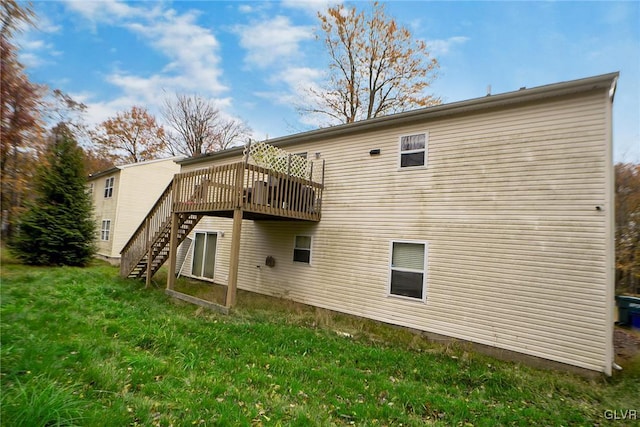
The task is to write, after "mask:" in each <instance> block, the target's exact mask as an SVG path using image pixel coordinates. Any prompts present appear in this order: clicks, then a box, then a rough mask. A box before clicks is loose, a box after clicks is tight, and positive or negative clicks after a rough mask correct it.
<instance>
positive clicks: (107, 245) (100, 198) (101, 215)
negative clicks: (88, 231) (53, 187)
mask: <svg viewBox="0 0 640 427" xmlns="http://www.w3.org/2000/svg"><path fill="white" fill-rule="evenodd" d="M112 177H113V178H114V180H113V192H112V195H111V197H104V189H105V182H106V180H107V179H109V178H112ZM88 182H89V183H93V195H92V199H93V207H94V209H93V216H94V221H95V224H96V240H95V243H96V247H97V253H98V255H102V256H106V257H111V256H112V253H113V237H114V234H113V231H114V224H115V219H116V213H117V200H118V199H117V197H118V191H119V189H120V171H114V173H113V174H109V175H104V176H101V177H98V178H95V179H92V180H89V181H88ZM107 219H108V220H111V227H110V230H109V240H106V241H105V240H102V239H101V238H100V237H101V236H100V231H101V229H102V221H104V220H107Z"/></svg>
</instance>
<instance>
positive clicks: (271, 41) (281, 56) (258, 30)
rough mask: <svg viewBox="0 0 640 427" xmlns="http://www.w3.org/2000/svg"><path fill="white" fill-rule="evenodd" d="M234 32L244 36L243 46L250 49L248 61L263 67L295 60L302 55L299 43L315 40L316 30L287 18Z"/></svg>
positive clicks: (279, 17)
mask: <svg viewBox="0 0 640 427" xmlns="http://www.w3.org/2000/svg"><path fill="white" fill-rule="evenodd" d="M234 32H236V33H237V34H239V35H240V45H241V46H242V47H243V48H245V49H246V50H247V56H246V58H245V61H246V62H247V63H249V64H251V65H255V66H258V67H260V68H265V67H267V66H269V65H272V64H274V63H276V62H278V61H282V60H288V59H291V58H293V57H295V56H296V55H298V54H299V48H298V46H299V43H300V42H301V41H303V40H309V39H313V37H314V35H313V29H312V27H308V26H297V25H293V24H291V22H290V21H289V18H287V17H285V16H276V17H275V18H273V19H272V20H270V21H266V20H263V21H260V22H258V23H254V24H252V25H237V26H235V27H234Z"/></svg>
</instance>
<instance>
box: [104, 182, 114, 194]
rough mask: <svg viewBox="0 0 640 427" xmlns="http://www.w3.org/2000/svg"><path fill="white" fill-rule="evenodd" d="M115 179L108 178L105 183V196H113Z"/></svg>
mask: <svg viewBox="0 0 640 427" xmlns="http://www.w3.org/2000/svg"><path fill="white" fill-rule="evenodd" d="M114 181H115V178H114V177H110V178H107V180H106V181H105V183H104V197H105V198H109V197H112V196H113V182H114Z"/></svg>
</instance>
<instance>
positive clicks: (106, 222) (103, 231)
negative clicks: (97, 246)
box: [100, 219, 111, 241]
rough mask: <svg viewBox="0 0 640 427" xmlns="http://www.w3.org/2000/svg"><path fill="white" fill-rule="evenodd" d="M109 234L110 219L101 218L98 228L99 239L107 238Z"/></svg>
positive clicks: (105, 239)
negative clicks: (100, 225)
mask: <svg viewBox="0 0 640 427" xmlns="http://www.w3.org/2000/svg"><path fill="white" fill-rule="evenodd" d="M110 234H111V220H110V219H103V220H102V227H101V228H100V240H104V241H107V240H109V235H110Z"/></svg>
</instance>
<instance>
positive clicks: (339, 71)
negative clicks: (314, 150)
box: [301, 2, 440, 123]
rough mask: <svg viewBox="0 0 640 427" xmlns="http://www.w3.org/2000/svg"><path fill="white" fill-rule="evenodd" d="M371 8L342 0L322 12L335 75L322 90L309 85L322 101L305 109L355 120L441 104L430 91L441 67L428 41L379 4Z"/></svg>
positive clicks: (322, 33) (341, 118)
mask: <svg viewBox="0 0 640 427" xmlns="http://www.w3.org/2000/svg"><path fill="white" fill-rule="evenodd" d="M369 12H370V13H368V14H365V13H364V12H360V13H358V12H357V11H356V9H355V8H345V7H344V5H342V4H340V5H337V6H335V7H331V8H329V9H328V10H327V13H326V15H325V14H322V13H318V18H319V19H320V29H321V31H320V33H321V37H323V39H324V44H325V47H326V49H327V53H328V55H329V58H330V63H329V70H330V74H329V78H328V80H327V81H326V83H325V84H324V85H323V87H322V88H321V89H319V90H318V89H309V94H310V95H311V98H312V99H315V100H316V103H317V105H314V106H312V107H303V108H301V111H302V112H303V113H320V114H322V115H325V116H328V117H330V118H331V119H332V120H334V121H338V122H341V123H351V122H354V121H357V120H362V119H369V118H373V117H378V116H383V115H386V114H390V113H395V112H400V111H406V110H408V109H411V108H417V107H424V106H429V105H436V104H439V103H440V99H439V98H436V97H434V96H432V95H429V94H426V93H425V90H426V89H427V88H428V87H429V86H430V85H431V83H432V81H433V80H434V79H435V77H436V70H437V68H438V61H437V60H436V59H435V58H431V57H430V54H429V51H428V49H427V45H426V43H425V42H424V41H421V40H414V39H413V38H412V35H411V32H410V31H409V30H408V29H407V28H405V27H402V26H399V25H398V24H397V23H396V21H395V20H394V19H392V18H389V17H387V16H386V15H385V13H384V6H383V5H381V4H379V3H378V2H374V3H373V4H372V6H371V10H370V11H369Z"/></svg>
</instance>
